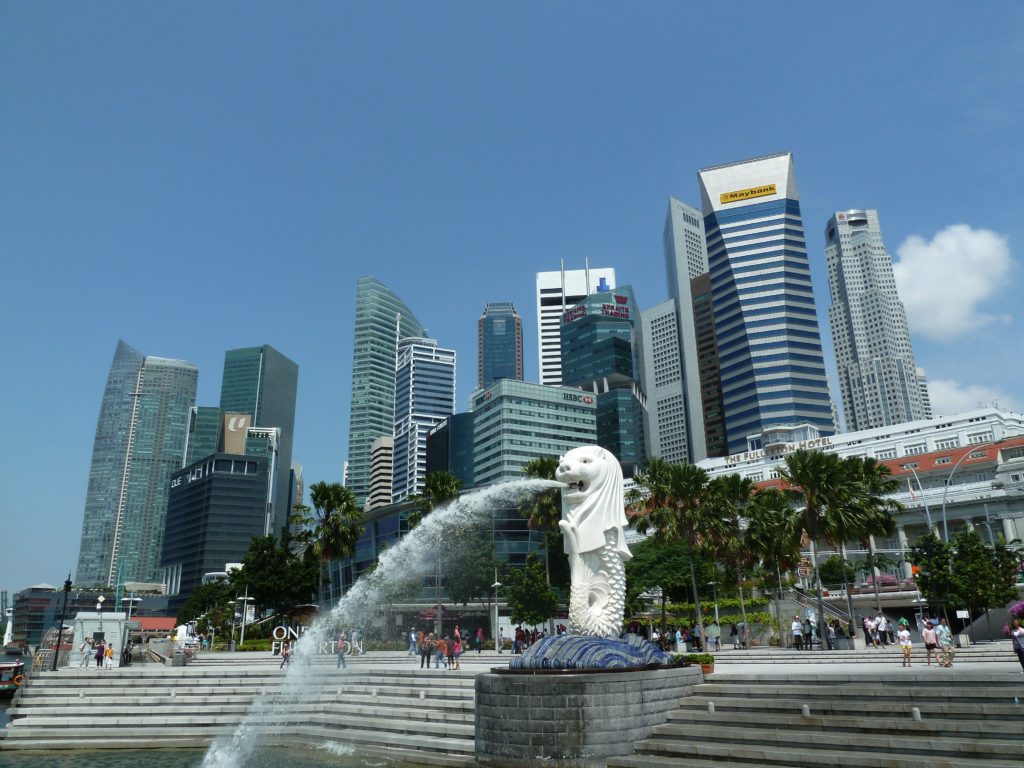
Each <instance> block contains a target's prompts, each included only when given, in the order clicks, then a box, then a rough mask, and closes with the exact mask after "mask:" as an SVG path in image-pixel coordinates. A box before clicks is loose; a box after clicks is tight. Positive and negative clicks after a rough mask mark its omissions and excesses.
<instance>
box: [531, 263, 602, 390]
mask: <svg viewBox="0 0 1024 768" xmlns="http://www.w3.org/2000/svg"><path fill="white" fill-rule="evenodd" d="M614 287H615V270H614V269H591V268H590V265H589V264H588V265H587V267H586V269H570V270H566V269H565V268H564V266H563V268H562V269H561V270H560V271H558V272H538V273H537V359H538V368H537V370H538V372H539V375H540V383H541V384H561V383H562V339H561V336H560V331H561V327H562V314H563V313H564V312H565V311H566V310H567V309H570V308H571V307H574V306H575V305H576V302H578V301H579V300H580V299H582V298H584V297H586V296H589V295H590V294H592V293H595V292H597V291H599V290H609V289H612V288H614Z"/></svg>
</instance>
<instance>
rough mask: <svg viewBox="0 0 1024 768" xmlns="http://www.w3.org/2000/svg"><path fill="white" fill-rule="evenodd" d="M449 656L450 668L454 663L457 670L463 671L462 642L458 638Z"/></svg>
mask: <svg viewBox="0 0 1024 768" xmlns="http://www.w3.org/2000/svg"><path fill="white" fill-rule="evenodd" d="M449 655H450V658H449V659H448V666H449V667H451V666H452V663H454V664H455V669H462V661H461V659H462V641H461V640H459V639H458V638H456V639H455V641H454V642H453V643H452V650H451V651H449Z"/></svg>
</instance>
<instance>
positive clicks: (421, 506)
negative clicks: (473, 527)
mask: <svg viewBox="0 0 1024 768" xmlns="http://www.w3.org/2000/svg"><path fill="white" fill-rule="evenodd" d="M461 488H462V481H461V480H459V478H457V477H456V476H455V475H453V474H452V473H451V472H444V471H442V472H431V473H430V474H429V475H427V476H426V477H425V478H423V491H422V492H420V493H418V494H416V495H415V496H413V497H412V500H413V501H415V502H417V507H416V509H414V510H412V511H411V512H410V513H409V530H412V529H413V528H415V527H416V526H417V525H419V524H420V523H421V522H422V521H423V518H425V517H426V516H427V515H428V514H430V513H431V512H433V511H434V510H435V509H436V508H438V507H441V506H444V505H445V504H447V503H448V502H450V501H451V500H452V499H455V498H458V496H459V490H461ZM443 539H444V532H443V531H442V530H441V528H440V527H438V531H437V558H436V561H435V567H434V601H435V602H436V603H437V616H436V617H435V618H434V631H435V632H436V633H437V634H438V635H440V634H441V630H442V617H441V543H442V541H443Z"/></svg>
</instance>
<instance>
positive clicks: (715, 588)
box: [708, 581, 721, 626]
mask: <svg viewBox="0 0 1024 768" xmlns="http://www.w3.org/2000/svg"><path fill="white" fill-rule="evenodd" d="M708 586H709V587H711V594H712V597H713V599H714V601H715V624H718V625H719V626H721V623H720V622H719V621H718V582H717V581H709V582H708Z"/></svg>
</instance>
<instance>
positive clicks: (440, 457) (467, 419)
mask: <svg viewBox="0 0 1024 768" xmlns="http://www.w3.org/2000/svg"><path fill="white" fill-rule="evenodd" d="M434 472H450V473H451V474H453V475H455V477H457V478H458V479H459V480H461V481H462V487H463V488H472V487H473V485H474V481H473V414H472V413H454V414H452V415H451V416H449V417H448V418H447V419H445V420H444V421H443V422H441V423H440V424H438V425H437V426H436V427H434V428H433V429H432V430H430V434H428V435H427V474H428V475H430V474H433V473H434Z"/></svg>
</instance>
